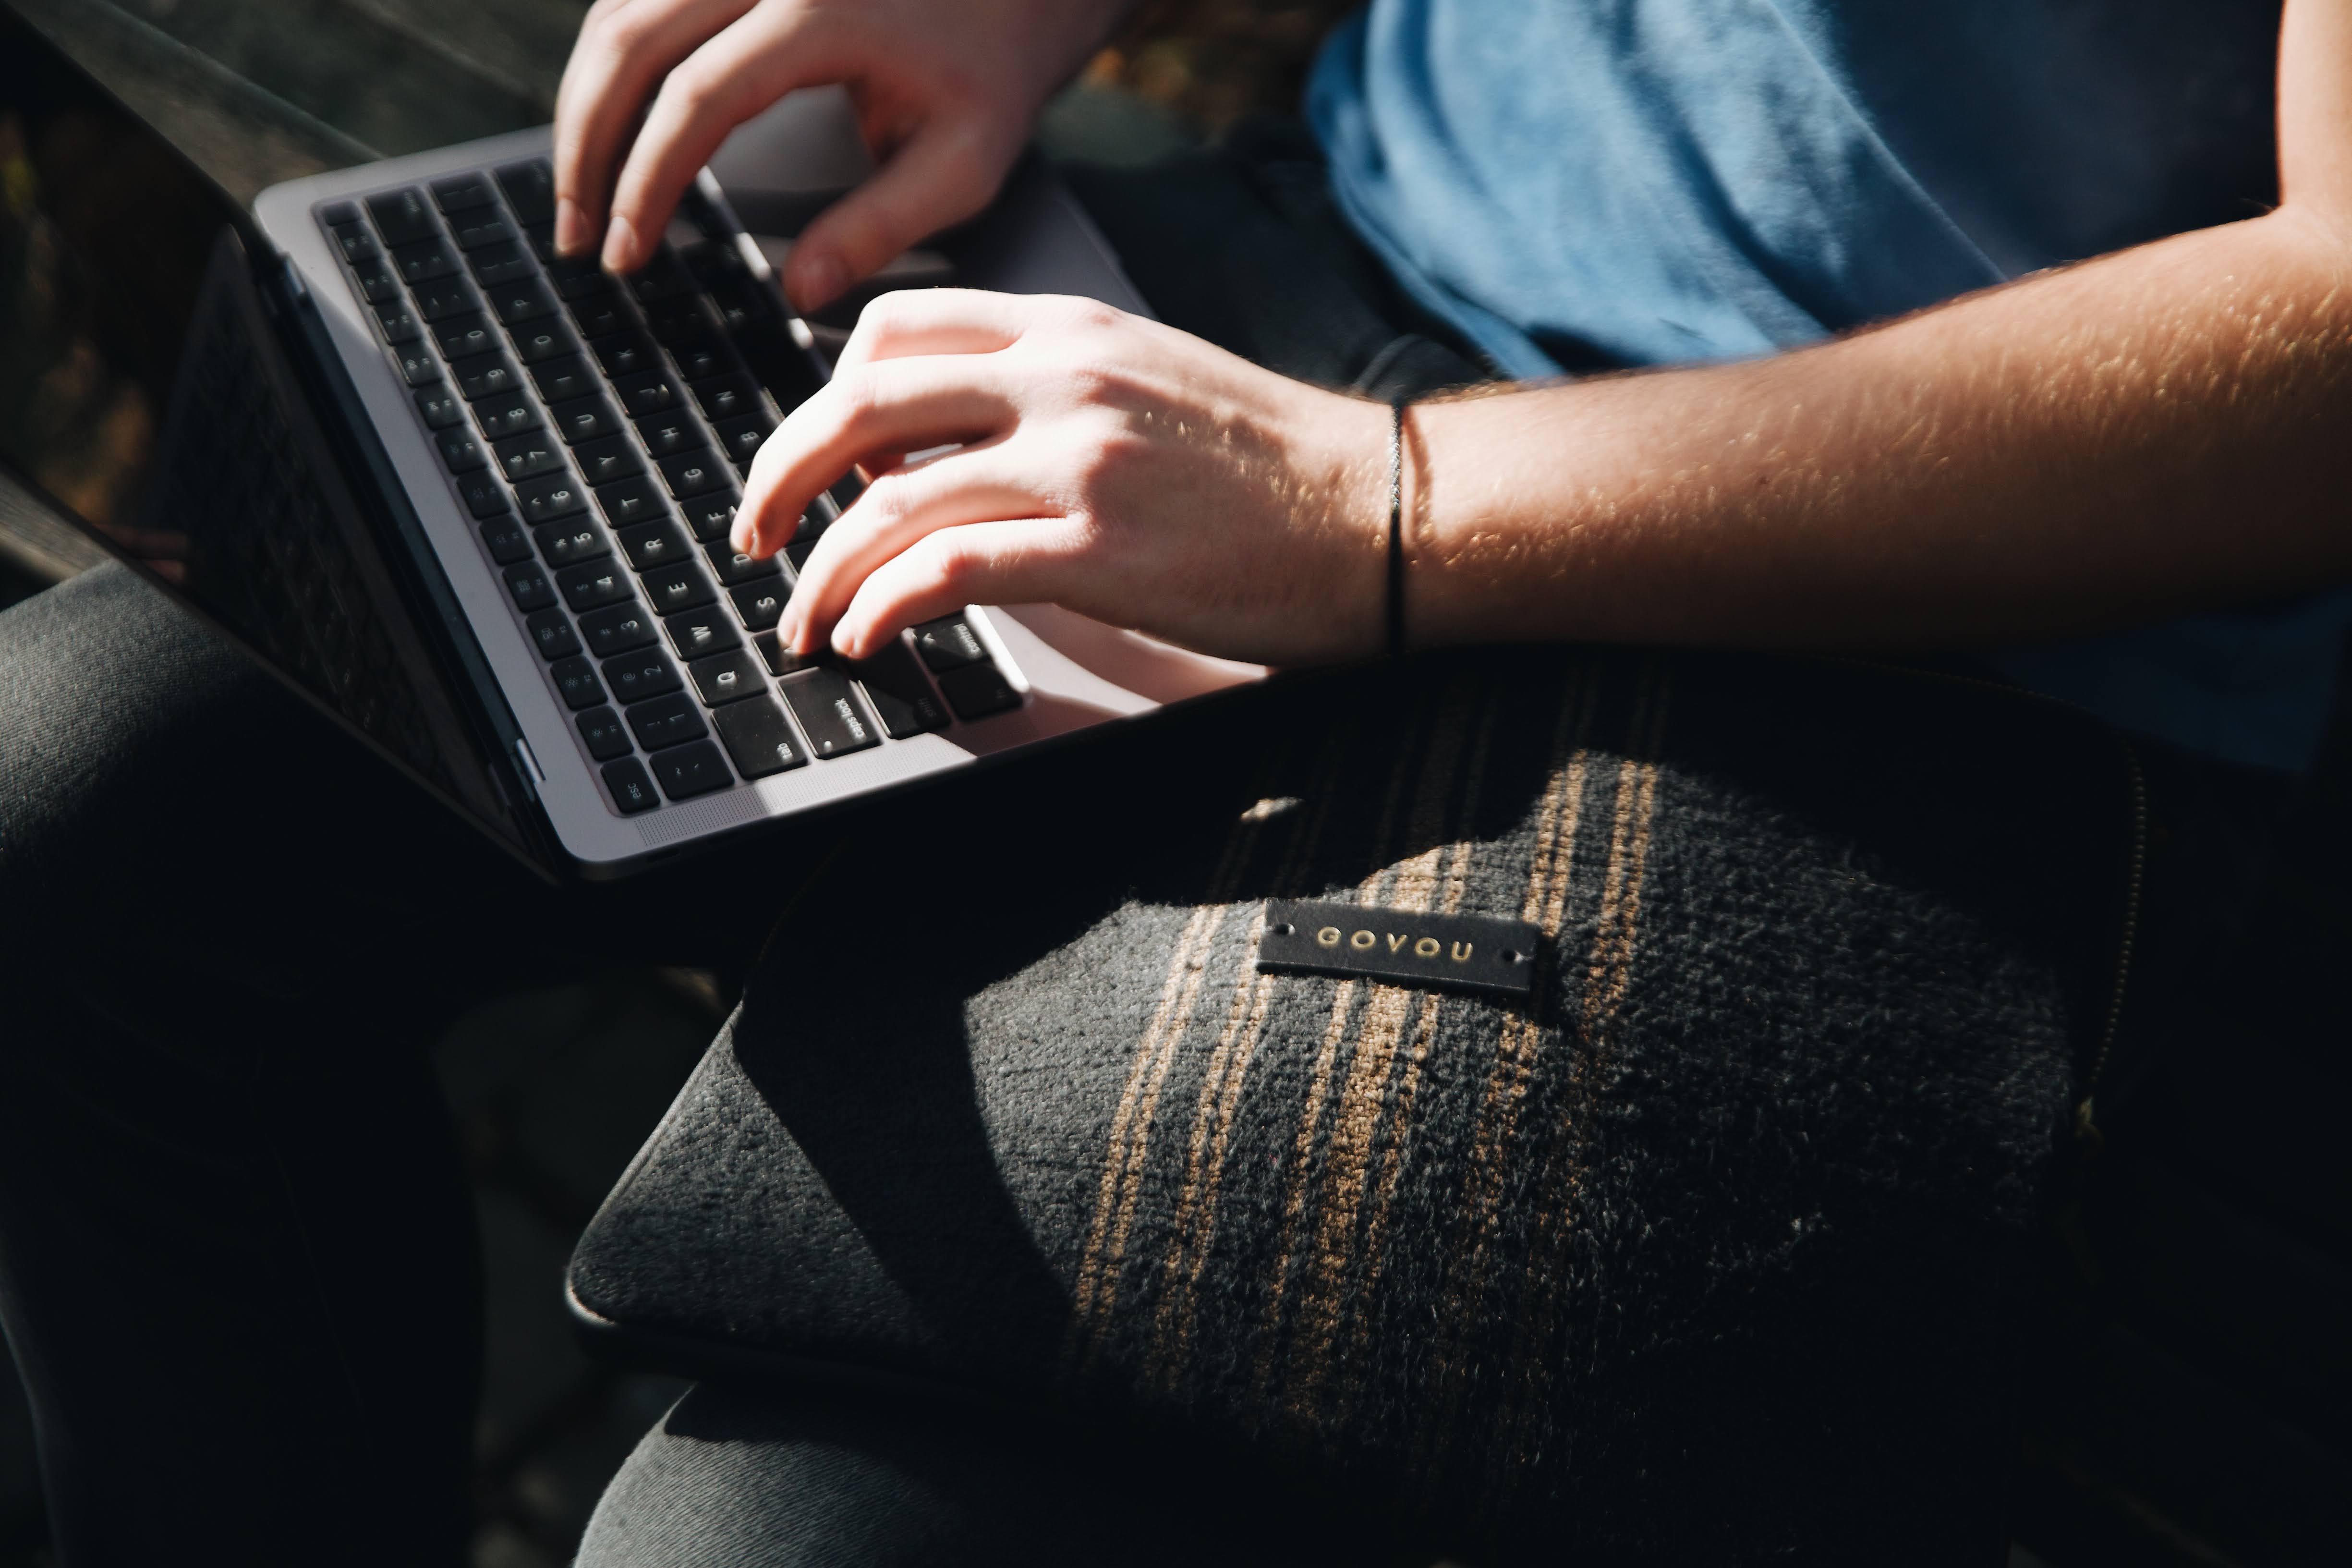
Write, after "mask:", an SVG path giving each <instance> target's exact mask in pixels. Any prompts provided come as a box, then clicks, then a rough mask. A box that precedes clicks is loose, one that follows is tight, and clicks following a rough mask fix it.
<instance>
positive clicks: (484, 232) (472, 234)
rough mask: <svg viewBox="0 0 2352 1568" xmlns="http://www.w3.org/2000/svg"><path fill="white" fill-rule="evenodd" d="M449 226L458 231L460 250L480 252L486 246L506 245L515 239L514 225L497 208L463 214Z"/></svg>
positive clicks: (453, 219)
mask: <svg viewBox="0 0 2352 1568" xmlns="http://www.w3.org/2000/svg"><path fill="white" fill-rule="evenodd" d="M449 226H450V227H451V228H453V229H456V230H457V248H458V249H460V250H479V249H480V248H481V247H484V246H486V245H504V244H506V243H507V242H508V241H509V240H511V239H513V238H514V237H515V228H514V225H512V224H510V223H509V222H508V221H507V215H506V214H504V213H502V212H500V211H499V210H498V209H497V208H496V207H477V208H475V209H474V210H473V211H472V212H469V213H464V214H461V215H459V216H456V217H453V218H451V219H450V220H449Z"/></svg>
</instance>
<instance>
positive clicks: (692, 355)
mask: <svg viewBox="0 0 2352 1568" xmlns="http://www.w3.org/2000/svg"><path fill="white" fill-rule="evenodd" d="M669 357H670V358H672V359H674V360H676V361H677V373H678V374H680V375H682V376H684V377H686V379H687V380H688V381H708V380H709V379H710V378H711V377H712V376H714V375H733V374H740V372H741V371H742V369H743V362H742V360H741V359H740V358H738V357H737V356H736V353H735V351H734V350H733V349H730V348H729V347H728V346H727V345H726V344H725V343H721V342H708V343H686V344H682V345H681V344H672V345H671V347H670V351H669Z"/></svg>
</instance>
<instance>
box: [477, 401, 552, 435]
mask: <svg viewBox="0 0 2352 1568" xmlns="http://www.w3.org/2000/svg"><path fill="white" fill-rule="evenodd" d="M474 423H475V424H477V425H478V426H481V427H482V434H483V435H485V436H488V437H489V438H490V439H491V440H493V441H503V440H505V439H506V438H507V437H509V436H520V435H521V434H522V433H523V432H524V431H526V430H536V429H537V428H539V405H538V404H536V403H533V402H532V401H531V400H530V394H529V393H524V392H502V393H499V395H497V396H495V397H485V398H483V399H482V400H481V401H480V402H479V403H477V404H475V405H474Z"/></svg>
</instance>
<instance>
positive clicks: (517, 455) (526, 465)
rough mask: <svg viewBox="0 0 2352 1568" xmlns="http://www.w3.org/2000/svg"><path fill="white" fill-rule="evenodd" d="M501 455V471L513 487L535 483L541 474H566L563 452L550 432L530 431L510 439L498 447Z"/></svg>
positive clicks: (500, 443)
mask: <svg viewBox="0 0 2352 1568" xmlns="http://www.w3.org/2000/svg"><path fill="white" fill-rule="evenodd" d="M497 451H498V454H499V471H500V472H502V473H504V474H505V475H506V477H507V483H509V484H510V485H519V484H520V483H522V481H523V480H525V479H537V478H539V477H540V476H541V474H561V473H563V472H565V471H566V470H565V468H564V467H563V448H562V446H561V445H559V444H558V443H557V441H556V439H555V437H554V435H553V434H552V433H551V432H550V431H546V430H526V431H524V432H523V433H522V434H521V435H520V436H509V437H507V438H506V439H505V440H503V441H501V442H499V444H498V447H497Z"/></svg>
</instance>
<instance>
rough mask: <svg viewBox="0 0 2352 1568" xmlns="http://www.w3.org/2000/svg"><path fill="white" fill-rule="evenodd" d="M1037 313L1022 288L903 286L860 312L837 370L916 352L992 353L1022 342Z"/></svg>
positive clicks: (837, 371)
mask: <svg viewBox="0 0 2352 1568" xmlns="http://www.w3.org/2000/svg"><path fill="white" fill-rule="evenodd" d="M1036 316H1037V307H1036V306H1035V304H1034V303H1033V302H1032V301H1031V300H1029V299H1027V298H1026V297H1025V296H1023V295H1020V294H995V293H991V292H989V291H987V290H985V289H898V291H897V292H895V293H889V294H884V295H881V296H879V297H878V298H877V299H876V300H874V302H873V303H872V304H869V305H867V306H866V309H865V310H861V311H859V312H858V315H857V327H856V331H852V332H851V333H850V334H849V342H846V343H845V344H844V345H842V350H841V357H840V358H839V359H837V360H835V362H834V374H835V375H840V374H843V373H845V372H846V371H852V370H856V368H857V367H858V366H860V365H866V364H871V363H874V362H875V361H876V360H885V359H908V358H911V357H913V356H915V355H917V354H984V353H995V352H996V351H997V350H999V349H1005V348H1011V347H1012V346H1013V344H1014V343H1016V342H1020V341H1021V335H1022V334H1023V333H1024V332H1025V331H1028V330H1029V327H1030V324H1031V323H1032V322H1033V321H1035V320H1036Z"/></svg>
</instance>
